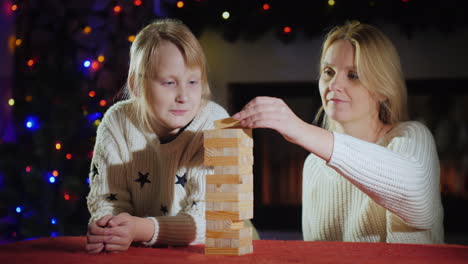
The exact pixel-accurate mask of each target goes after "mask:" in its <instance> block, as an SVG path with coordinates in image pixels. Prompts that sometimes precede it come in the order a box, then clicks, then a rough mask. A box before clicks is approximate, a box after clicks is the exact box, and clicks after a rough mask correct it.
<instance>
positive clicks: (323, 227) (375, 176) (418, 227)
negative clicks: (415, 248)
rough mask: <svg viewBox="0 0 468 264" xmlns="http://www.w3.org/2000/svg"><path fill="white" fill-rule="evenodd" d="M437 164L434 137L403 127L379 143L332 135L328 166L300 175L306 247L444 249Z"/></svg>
mask: <svg viewBox="0 0 468 264" xmlns="http://www.w3.org/2000/svg"><path fill="white" fill-rule="evenodd" d="M439 178H440V171H439V160H438V156H437V151H436V147H435V143H434V139H433V137H432V135H431V133H430V131H429V130H428V129H427V128H426V127H425V126H424V125H423V124H421V123H419V122H404V123H400V124H399V125H397V126H396V127H395V128H393V129H392V130H391V131H390V132H389V133H387V135H386V136H385V137H384V138H383V139H382V140H381V141H380V142H378V143H377V144H373V143H369V142H365V141H362V140H359V139H356V138H353V137H351V136H347V135H344V134H340V133H334V146H333V153H332V156H331V158H330V160H329V162H328V164H327V163H326V162H325V161H324V160H322V159H320V158H319V157H317V156H315V155H313V154H310V155H309V156H308V157H307V159H306V161H305V163H304V170H303V196H302V200H303V201H302V202H303V209H302V210H303V211H302V229H303V235H304V240H313V241H315V240H335V241H354V242H387V243H418V244H441V243H443V242H444V231H443V208H442V204H441V198H440V191H439V180H440V179H439Z"/></svg>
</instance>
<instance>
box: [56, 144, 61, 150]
mask: <svg viewBox="0 0 468 264" xmlns="http://www.w3.org/2000/svg"><path fill="white" fill-rule="evenodd" d="M55 149H56V150H61V149H62V143H60V142H56V143H55Z"/></svg>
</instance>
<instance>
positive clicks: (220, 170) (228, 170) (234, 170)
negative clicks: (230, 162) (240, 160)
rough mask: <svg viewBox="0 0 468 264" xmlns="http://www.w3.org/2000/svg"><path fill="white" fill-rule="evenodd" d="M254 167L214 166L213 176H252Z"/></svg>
mask: <svg viewBox="0 0 468 264" xmlns="http://www.w3.org/2000/svg"><path fill="white" fill-rule="evenodd" d="M252 173H253V167H252V166H250V165H249V166H247V165H246V166H214V173H213V174H240V175H244V174H252Z"/></svg>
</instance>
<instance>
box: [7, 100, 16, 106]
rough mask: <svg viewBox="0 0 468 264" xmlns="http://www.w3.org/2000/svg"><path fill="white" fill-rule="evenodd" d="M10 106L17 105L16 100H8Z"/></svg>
mask: <svg viewBox="0 0 468 264" xmlns="http://www.w3.org/2000/svg"><path fill="white" fill-rule="evenodd" d="M8 104H9V105H10V106H14V105H15V99H13V98H10V100H8Z"/></svg>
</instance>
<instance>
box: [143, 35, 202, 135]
mask: <svg viewBox="0 0 468 264" xmlns="http://www.w3.org/2000/svg"><path fill="white" fill-rule="evenodd" d="M157 56H159V57H158V60H157V61H158V63H157V65H156V69H157V72H156V74H155V77H154V78H153V79H152V80H151V82H150V89H151V96H152V101H153V106H152V108H153V111H154V116H155V120H154V121H153V128H154V129H155V130H156V133H158V134H159V135H158V136H160V137H162V136H166V135H170V134H176V133H177V132H178V131H179V130H180V129H181V128H183V127H185V126H186V125H187V124H188V123H189V122H190V121H191V120H192V119H193V118H194V117H195V115H196V114H197V113H198V110H199V108H200V103H201V97H202V78H201V71H200V69H199V68H187V65H186V64H185V60H184V57H183V56H182V53H181V52H180V50H179V49H178V48H177V46H175V45H174V44H173V43H171V42H169V41H164V42H163V43H161V46H160V47H159V50H158V55H157Z"/></svg>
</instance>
